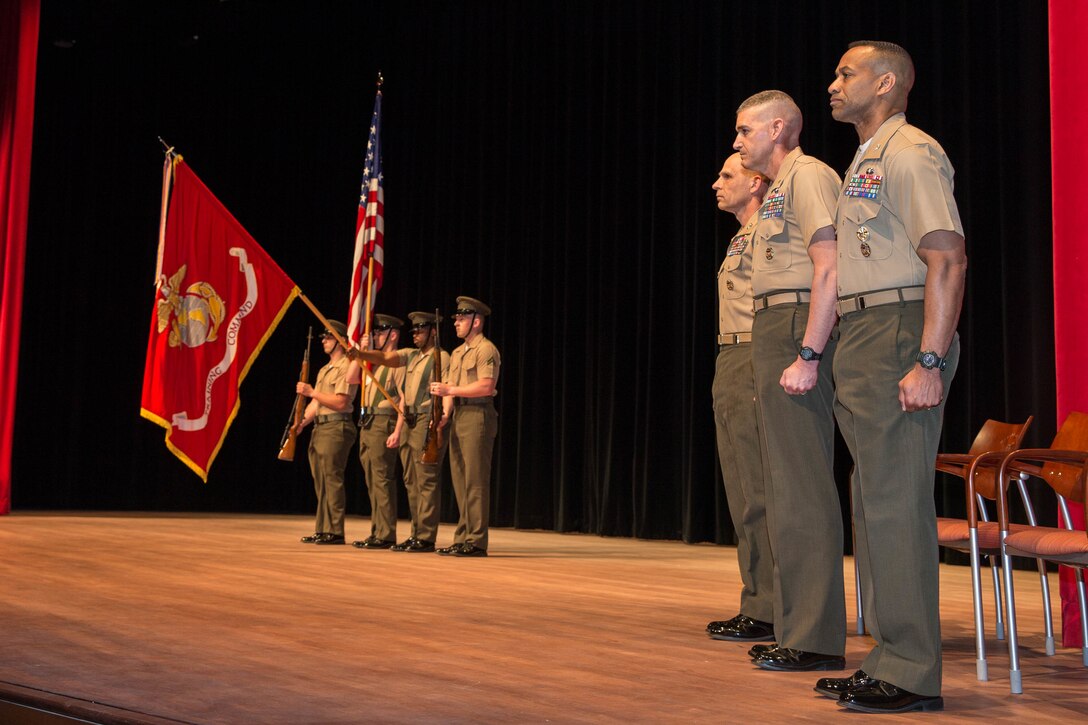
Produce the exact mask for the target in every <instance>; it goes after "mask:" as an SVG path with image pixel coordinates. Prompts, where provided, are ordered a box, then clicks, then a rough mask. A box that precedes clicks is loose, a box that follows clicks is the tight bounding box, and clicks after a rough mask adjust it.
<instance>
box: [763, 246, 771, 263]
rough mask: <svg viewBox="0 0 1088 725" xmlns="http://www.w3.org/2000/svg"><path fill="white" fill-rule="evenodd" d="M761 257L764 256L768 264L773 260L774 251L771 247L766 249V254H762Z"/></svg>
mask: <svg viewBox="0 0 1088 725" xmlns="http://www.w3.org/2000/svg"><path fill="white" fill-rule="evenodd" d="M763 256H765V257H766V258H767V261H768V262H770V261H771V260H772V259H774V249H773V248H771V247H767V251H766V253H764V255H763Z"/></svg>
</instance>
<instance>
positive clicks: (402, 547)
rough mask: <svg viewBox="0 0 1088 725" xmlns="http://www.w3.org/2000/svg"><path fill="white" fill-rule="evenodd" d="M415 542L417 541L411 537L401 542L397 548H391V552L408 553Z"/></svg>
mask: <svg viewBox="0 0 1088 725" xmlns="http://www.w3.org/2000/svg"><path fill="white" fill-rule="evenodd" d="M414 541H415V539H413V538H412V537H410V536H409V537H408V538H407V539H405V540H404V541H402V542H400V543H399V544H397V545H395V546H390V547H389V550H390V551H407V550H408V547H409V546H411V545H412V543H413V542H414Z"/></svg>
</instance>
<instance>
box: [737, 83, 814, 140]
mask: <svg viewBox="0 0 1088 725" xmlns="http://www.w3.org/2000/svg"><path fill="white" fill-rule="evenodd" d="M743 111H752V112H753V113H754V114H755V116H756V117H757V118H760V119H761V120H771V119H775V118H780V119H782V121H783V125H784V128H783V134H782V135H783V137H784V140H785V142H786V145H787V146H790V147H791V148H792V147H793V146H796V145H797V144H798V143H799V142H800V139H801V125H802V119H801V109H800V108H798V107H797V104H796V103H795V102H794V100H793V99H792V98H791V97H790V95H789V94H788V93H783V92H782V91H773V90H772V91H760V92H759V93H757V94H755V95H754V96H749V97H748V98H746V99H745V100H744V102H743V103H741V104H740V106H738V107H737V115H738V116H739V115H740V114H741V113H742V112H743Z"/></svg>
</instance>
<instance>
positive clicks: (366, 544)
mask: <svg viewBox="0 0 1088 725" xmlns="http://www.w3.org/2000/svg"><path fill="white" fill-rule="evenodd" d="M396 544H397V542H395V541H389V540H388V539H379V538H378V537H376V536H370V537H368V538H366V539H364V540H363V541H354V542H352V544H351V545H352V546H356V547H358V548H360V549H392V548H393V547H394V546H396Z"/></svg>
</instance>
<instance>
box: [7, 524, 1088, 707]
mask: <svg viewBox="0 0 1088 725" xmlns="http://www.w3.org/2000/svg"><path fill="white" fill-rule="evenodd" d="M310 526H311V518H310V517H304V516H243V515H170V514H89V513H71V514H57V513H16V514H13V515H11V516H7V517H0V552H2V554H0V580H2V582H3V584H2V588H0V627H2V630H3V635H2V636H3V643H2V646H0V700H5V699H6V700H9V701H10V700H14V701H19V702H30V703H34V702H38V703H43V704H46V705H48V706H50V707H61V708H66V711H67V712H69V713H73V714H81V715H82V716H83V717H85V718H86V719H88V720H91V721H93V722H109V723H166V722H170V723H178V722H184V723H415V722H423V723H431V722H442V723H447V722H449V723H476V722H483V723H504V722H570V723H590V722H593V723H597V722H640V723H641V722H675V723H680V722H683V723H687V722H708V723H725V722H743V723H749V722H770V723H775V722H834V721H835V720H836V719H841V720H842V721H843V722H867V721H870V719H873V718H872V716H864V715H860V714H857V713H850V712H847V711H844V710H842V709H841V708H839V707H837V706H836V705H835V703H834V702H832V701H831V700H829V699H826V698H823V697H820V696H818V695H816V693H814V692H813V691H812V689H811V688H812V684H813V683H814V682H815V680H816V679H817V677H819V676H821V675H822V674H824V673H798V674H781V673H772V672H765V671H763V670H759V669H756V668H754V667H753V666H752V665H751V664H750V663H749V661H748V659H747V658H746V657H745V656H744V652H745V650H746V649H747V647H745V646H744V645H740V644H733V643H727V642H717V641H714V640H711V639H709V638H707V637H706V636H705V634H704V633H703V628H704V626H705V625H706V622H707V621H709V620H711V619H721V618H727V617H729V616H732V615H733V614H734V613H735V611H736V607H737V593H738V585H737V580H738V578H737V575H736V564H735V556H736V552H735V549H733V548H731V547H720V546H710V545H698V546H690V545H685V544H682V543H677V542H661V541H638V540H632V539H618V538H601V537H597V536H586V535H569V534H555V533H546V532H535V531H511V530H506V529H496V530H493V531H492V534H491V540H492V544H491V549H492V552H493V555H492V556H491V557H489V558H486V559H457V558H452V557H441V556H436V555H434V554H403V553H393V552H389V551H376V552H370V551H361V550H358V549H355V548H353V547H351V546H334V547H315V546H312V545H305V544H300V543H298V539H299V537H300V536H302V535H304V534H306V533H308V532H309V530H310ZM404 526H405V524H404V522H402V533H403V530H404ZM368 530H369V523H368V522H366V521H365V520H362V519H358V518H352V519H349V521H348V538H349V540H350V539H351V538H364V532H367V531H368ZM450 531H451V530H450V529H449V528H448V527H444V528H443V531H442V535H441V536H440V538H439V543H440V544H443V543H445V542H446V541H447V539H449V537H450ZM844 566H845V567H846V574H847V587H848V592H850V594H851V597H850V598H849V599H848V606H847V609H848V612H849V618H850V628H851V630H852V629H853V598H852V591H853V589H852V587H853V563H852V561H851V560H849V559H848V560H846V562H844ZM941 575H942V588H943V589H942V592H943V596H942V604H943V606H942V616H943V626H944V633H945V656H944V673H945V680H944V682H945V692H944V695H945V699H946V710H945V711H944V712H943V713H930V714H913V715H901V716H885V717H883V718H876V719H880V720H882V721H895V720H905V719H907V718H914V719H917V720H923V721H927V722H928V721H940V722H971V723H979V722H987V723H995V722H1010V723H1011V722H1017V723H1019V722H1031V723H1049V722H1054V723H1059V722H1060V723H1069V722H1078V721H1080V722H1083V721H1085V718H1086V716H1088V670H1085V669H1083V668H1082V667H1081V665H1080V653H1079V651H1078V650H1068V649H1064V650H1063V649H1059V651H1058V654H1057V656H1055V657H1050V658H1048V657H1045V656H1044V655H1043V652H1042V644H1043V643H1042V634H1041V632H1042V622H1041V619H1040V617H1039V612H1040V604H1039V600H1038V599H1039V598H1038V595H1037V592H1038V581H1037V579H1036V580H1035V581H1033V580H1032V577H1031V575H1030V572H1017V586H1018V592H1019V594H1020V596H1019V597H1018V609H1019V613H1020V617H1019V620H1020V622H1021V628H1022V630H1021V631H1022V644H1023V645H1024V650H1023V657H1022V660H1023V662H1022V666H1023V670H1024V689H1025V694H1023V695H1020V696H1013V695H1010V694H1009V692H1008V669H1007V668H1008V655H1007V652H1006V651H1005V650H1004V648H1003V644H1004V643H998V642H997V641H996V640H995V639H994V637H993V631H992V627H991V629H990V637H989V640H990V641H989V644H990V675H991V678H992V679H991V681H990V682H985V683H979V682H976V681H975V665H974V651H973V635H972V628H971V596H970V589H969V582H970V577H969V572H968V569H967V568H966V567H942V572H941ZM1052 580H1053V584H1052V587H1053V589H1054V591H1055V592H1056V591H1057V587H1056V583H1057V581H1056V577H1052ZM984 586H985V592H986V595H987V596H990V594H989V584H988V582H987V583H986V584H985V585H984ZM989 601H990V602H992V600H989ZM990 609H991V610H992V604H991V606H990ZM991 621H992V611H991ZM868 648H869V640H868V638H867V637H863V636H857V635H852V636H850V637H849V639H848V640H847V665H848V670H847V673H846V674H849V673H850V672H852V671H853V670H854V669H856V667H857V665H858V664H859V663H860V661H861V659H862V656H863V654H864V653H865V652H866V651H867V650H868ZM27 722H30V720H28V721H27Z"/></svg>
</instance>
